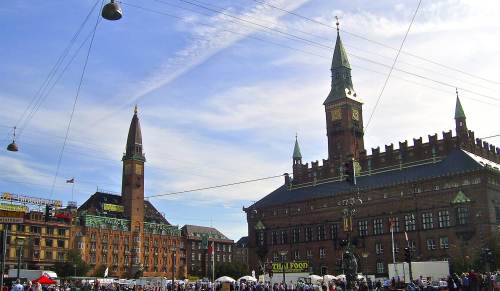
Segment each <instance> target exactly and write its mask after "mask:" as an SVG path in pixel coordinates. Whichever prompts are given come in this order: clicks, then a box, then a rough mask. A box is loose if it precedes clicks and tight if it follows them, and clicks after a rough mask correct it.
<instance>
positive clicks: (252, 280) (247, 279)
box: [238, 276, 257, 282]
mask: <svg viewBox="0 0 500 291" xmlns="http://www.w3.org/2000/svg"><path fill="white" fill-rule="evenodd" d="M241 280H245V281H250V282H257V278H255V277H252V276H243V277H241V278H239V279H238V281H241Z"/></svg>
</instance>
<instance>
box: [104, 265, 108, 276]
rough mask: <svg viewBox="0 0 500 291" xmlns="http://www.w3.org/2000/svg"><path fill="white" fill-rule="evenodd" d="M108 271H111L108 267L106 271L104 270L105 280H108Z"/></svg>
mask: <svg viewBox="0 0 500 291" xmlns="http://www.w3.org/2000/svg"><path fill="white" fill-rule="evenodd" d="M108 269H109V268H108V267H106V270H104V278H106V277H107V276H108V271H109V270H108Z"/></svg>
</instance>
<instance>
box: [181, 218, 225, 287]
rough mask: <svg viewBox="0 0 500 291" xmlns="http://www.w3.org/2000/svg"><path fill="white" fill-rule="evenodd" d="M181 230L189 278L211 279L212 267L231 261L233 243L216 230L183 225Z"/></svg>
mask: <svg viewBox="0 0 500 291" xmlns="http://www.w3.org/2000/svg"><path fill="white" fill-rule="evenodd" d="M181 230H182V236H183V237H184V238H185V240H186V252H187V254H188V256H187V266H188V274H189V275H190V276H196V277H206V278H211V277H212V268H213V265H216V264H220V263H231V262H232V261H233V243H234V241H233V240H231V239H229V238H228V237H226V236H225V235H224V234H223V233H221V232H220V231H218V230H217V229H215V228H213V227H206V226H198V225H185V226H183V227H182V229H181ZM210 254H211V255H210Z"/></svg>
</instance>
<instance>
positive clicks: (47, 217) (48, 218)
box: [45, 204, 52, 221]
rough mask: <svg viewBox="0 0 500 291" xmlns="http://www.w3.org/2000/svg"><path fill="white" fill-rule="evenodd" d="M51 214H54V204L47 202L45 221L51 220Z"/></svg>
mask: <svg viewBox="0 0 500 291" xmlns="http://www.w3.org/2000/svg"><path fill="white" fill-rule="evenodd" d="M51 216H52V206H51V205H48V204H47V205H45V221H49V220H50V217H51Z"/></svg>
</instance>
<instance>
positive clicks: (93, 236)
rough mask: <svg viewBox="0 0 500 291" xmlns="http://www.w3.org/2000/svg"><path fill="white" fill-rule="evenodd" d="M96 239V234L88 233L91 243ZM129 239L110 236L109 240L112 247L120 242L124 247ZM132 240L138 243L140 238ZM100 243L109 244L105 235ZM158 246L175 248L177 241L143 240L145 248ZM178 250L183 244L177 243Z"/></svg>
mask: <svg viewBox="0 0 500 291" xmlns="http://www.w3.org/2000/svg"><path fill="white" fill-rule="evenodd" d="M97 237H98V236H97V234H96V233H94V232H92V233H90V240H91V241H93V242H95V241H97ZM129 239H130V237H129V236H111V240H112V242H113V244H114V245H118V244H120V242H123V244H124V245H128V244H129ZM132 240H133V242H134V243H140V241H141V238H140V236H134V237H132ZM150 241H152V243H150ZM101 242H103V243H107V242H109V240H108V235H107V234H103V235H102V237H101ZM160 245H163V246H164V247H166V246H172V247H177V241H175V240H166V239H163V240H160V239H152V238H149V237H146V238H145V239H144V246H145V247H149V246H155V247H158V246H160ZM179 248H184V242H183V241H180V242H179Z"/></svg>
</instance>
